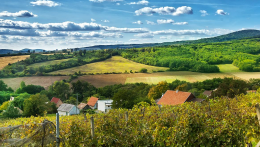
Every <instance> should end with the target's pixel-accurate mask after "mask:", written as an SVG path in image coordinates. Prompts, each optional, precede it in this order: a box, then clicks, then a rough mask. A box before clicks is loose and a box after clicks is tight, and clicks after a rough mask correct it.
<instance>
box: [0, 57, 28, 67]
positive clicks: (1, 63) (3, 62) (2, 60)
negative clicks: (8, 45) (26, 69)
mask: <svg viewBox="0 0 260 147" xmlns="http://www.w3.org/2000/svg"><path fill="white" fill-rule="evenodd" d="M29 57H30V55H21V56H7V57H0V70H1V69H3V68H4V67H5V66H7V65H8V64H9V63H11V64H12V63H15V62H17V61H21V60H24V59H26V58H29Z"/></svg>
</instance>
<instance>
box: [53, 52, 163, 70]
mask: <svg viewBox="0 0 260 147" xmlns="http://www.w3.org/2000/svg"><path fill="white" fill-rule="evenodd" d="M141 68H146V69H147V70H148V72H150V73H151V72H152V71H158V70H161V71H166V70H167V69H168V68H166V67H156V66H149V65H144V64H140V63H136V62H133V61H130V60H128V59H125V58H123V57H120V56H113V57H112V58H110V59H107V60H105V61H101V62H96V63H91V64H86V65H83V66H79V67H73V68H68V69H64V70H58V71H54V72H50V74H73V73H75V72H78V71H81V73H112V72H117V73H118V72H122V73H124V72H125V71H127V72H128V73H129V72H130V70H132V72H135V71H137V72H138V71H139V70H140V69H141Z"/></svg>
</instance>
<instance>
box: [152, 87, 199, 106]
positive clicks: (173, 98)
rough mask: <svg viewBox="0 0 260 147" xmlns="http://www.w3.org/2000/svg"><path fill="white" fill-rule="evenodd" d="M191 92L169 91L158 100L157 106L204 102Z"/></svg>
mask: <svg viewBox="0 0 260 147" xmlns="http://www.w3.org/2000/svg"><path fill="white" fill-rule="evenodd" d="M202 101H203V99H199V98H196V97H195V96H194V95H193V94H192V93H190V92H183V91H178V90H177V91H173V90H167V91H166V92H165V94H164V95H163V96H162V97H161V98H160V99H159V100H158V102H157V105H179V104H183V103H185V102H202Z"/></svg>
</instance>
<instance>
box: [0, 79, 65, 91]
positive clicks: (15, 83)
mask: <svg viewBox="0 0 260 147" xmlns="http://www.w3.org/2000/svg"><path fill="white" fill-rule="evenodd" d="M63 79H65V80H67V79H69V76H34V77H17V78H1V79H0V80H3V81H4V82H5V83H6V84H7V85H8V86H9V87H12V88H13V89H14V90H16V89H18V88H19V87H20V83H21V82H22V81H24V82H25V84H26V85H29V84H33V85H40V86H43V87H44V88H48V87H49V86H50V85H51V84H52V83H54V82H55V81H60V80H63Z"/></svg>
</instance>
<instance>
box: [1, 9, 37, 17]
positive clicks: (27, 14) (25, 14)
mask: <svg viewBox="0 0 260 147" xmlns="http://www.w3.org/2000/svg"><path fill="white" fill-rule="evenodd" d="M0 17H37V15H35V14H33V13H32V12H29V11H27V10H22V11H19V12H15V13H11V12H8V11H3V12H0Z"/></svg>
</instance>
